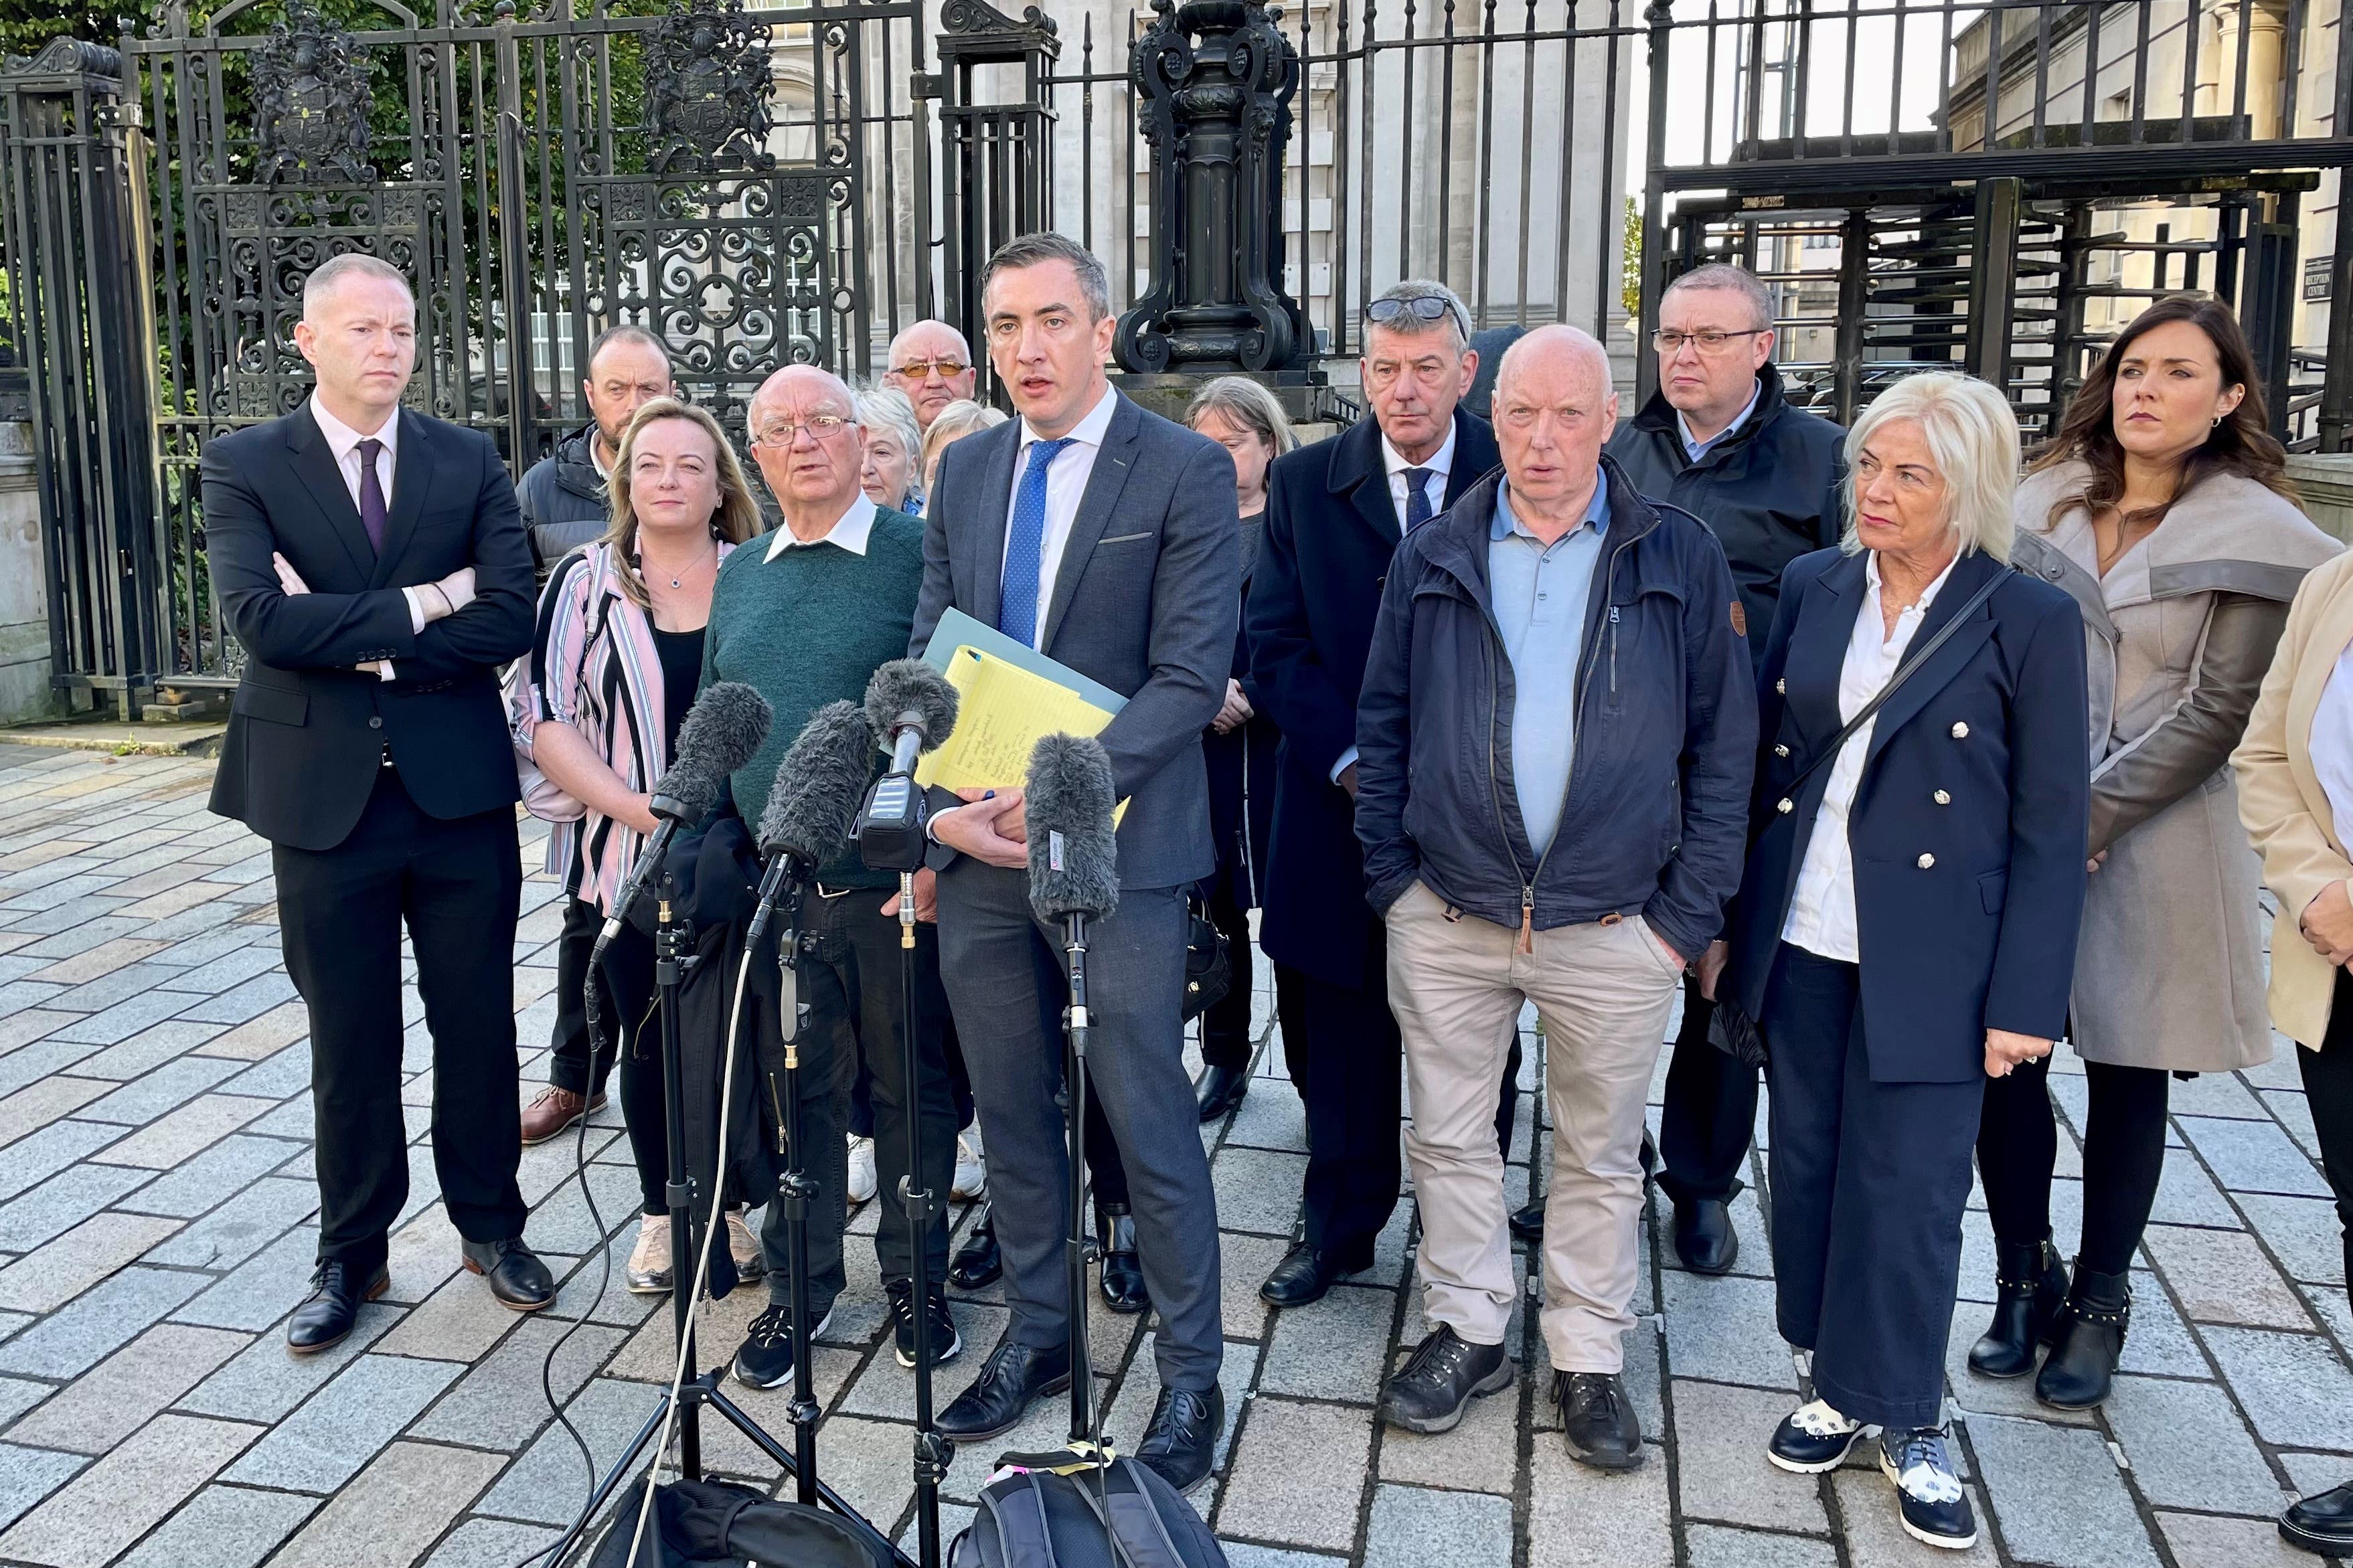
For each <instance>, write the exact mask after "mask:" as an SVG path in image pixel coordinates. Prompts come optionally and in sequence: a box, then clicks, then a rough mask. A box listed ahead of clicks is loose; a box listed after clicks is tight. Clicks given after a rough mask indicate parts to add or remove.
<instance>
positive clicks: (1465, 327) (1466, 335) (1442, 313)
mask: <svg viewBox="0 0 2353 1568" xmlns="http://www.w3.org/2000/svg"><path fill="white" fill-rule="evenodd" d="M1409 313H1410V314H1412V315H1414V316H1416V317H1418V318H1419V319H1420V320H1422V321H1444V320H1446V318H1447V317H1449V316H1452V315H1454V313H1455V312H1454V306H1453V303H1452V301H1451V300H1444V299H1441V298H1440V297H1439V296H1438V295H1435V294H1425V295H1423V296H1421V297H1420V298H1419V299H1415V300H1374V301H1373V302H1372V303H1371V304H1369V305H1367V306H1366V307H1365V320H1366V321H1374V322H1380V323H1387V322H1389V321H1396V320H1397V319H1398V317H1400V316H1404V315H1407V314H1409ZM1455 325H1456V326H1458V327H1460V328H1461V331H1462V336H1463V340H1464V341H1465V342H1468V341H1469V340H1470V337H1471V325H1470V323H1469V322H1467V321H1462V320H1461V318H1460V317H1457V318H1456V321H1455Z"/></svg>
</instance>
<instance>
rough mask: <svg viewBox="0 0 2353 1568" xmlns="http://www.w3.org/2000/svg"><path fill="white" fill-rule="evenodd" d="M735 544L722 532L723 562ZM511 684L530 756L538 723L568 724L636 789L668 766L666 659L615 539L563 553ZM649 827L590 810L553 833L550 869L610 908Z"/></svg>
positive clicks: (570, 889) (522, 747) (511, 717)
mask: <svg viewBox="0 0 2353 1568" xmlns="http://www.w3.org/2000/svg"><path fill="white" fill-rule="evenodd" d="M734 548H735V547H734V546H733V545H732V544H729V543H727V542H724V541H722V542H721V543H720V546H719V558H720V559H721V560H722V561H724V560H725V559H726V558H727V556H728V555H729V553H730V552H733V550H734ZM518 673H519V674H520V675H521V676H522V679H509V681H508V683H507V717H508V721H509V722H510V723H511V724H512V727H513V730H514V737H515V745H516V747H517V749H518V750H519V751H521V752H522V753H523V754H524V755H526V756H528V755H529V754H530V752H531V738H532V732H533V731H534V730H536V729H537V728H538V727H539V726H540V725H542V724H544V723H549V722H551V721H552V722H556V723H564V724H569V725H571V726H572V727H573V728H574V729H575V730H577V731H580V733H581V734H582V735H583V736H584V737H586V740H587V742H588V743H589V744H590V745H591V746H593V747H595V748H596V754H597V755H599V756H601V757H603V758H604V759H605V761H606V763H607V765H609V766H610V767H611V768H612V770H613V771H614V772H615V773H618V774H619V775H620V776H621V780H622V782H623V783H624V784H628V787H629V788H631V789H633V790H636V791H638V792H639V793H641V794H642V793H643V792H645V791H646V790H648V789H649V788H650V787H651V786H652V784H653V781H654V780H656V779H658V778H659V777H661V775H662V773H663V771H664V770H665V769H667V768H668V767H669V766H670V757H669V755H668V752H667V748H666V747H665V746H664V744H663V738H662V715H663V713H664V711H665V709H664V707H663V702H664V696H663V691H662V669H661V658H660V656H659V654H658V653H657V652H656V651H655V649H654V628H653V619H652V617H651V616H649V615H647V614H646V612H645V611H643V610H641V609H639V608H638V606H637V605H634V604H632V603H631V602H630V601H629V599H628V596H627V595H624V594H623V593H622V592H621V585H620V583H619V581H618V579H617V574H615V572H614V569H613V552H612V547H611V546H609V545H607V544H602V543H598V544H591V545H588V546H586V548H584V549H581V550H578V551H575V552H573V553H572V554H570V555H567V556H565V558H564V560H563V562H562V563H559V564H558V565H557V567H556V569H555V574H554V576H552V577H550V578H549V579H548V582H547V586H546V587H545V588H543V590H541V592H540V595H539V633H538V636H537V637H535V638H534V639H533V643H532V650H531V658H530V661H529V666H528V669H527V670H522V669H520V668H519V670H518ZM643 837H644V836H643V835H642V834H640V833H638V831H637V830H636V829H634V828H631V827H628V826H624V825H623V824H621V823H618V822H616V821H614V820H613V819H612V818H611V817H608V816H604V815H603V814H601V813H599V812H597V811H595V810H593V809H592V810H590V811H589V812H588V813H587V815H586V816H583V817H582V818H581V819H580V820H579V821H577V822H559V823H557V824H555V825H554V831H553V832H552V833H550V834H549V835H548V836H547V870H548V873H549V875H551V876H556V877H561V878H562V879H563V880H564V890H565V892H567V893H570V894H571V895H573V896H574V897H575V898H577V899H581V900H586V901H587V902H589V903H593V904H595V905H596V907H597V908H598V909H606V908H608V907H609V906H610V902H611V900H613V898H614V897H616V896H617V894H618V893H619V892H620V889H621V881H622V879H623V878H625V877H627V876H628V870H629V864H630V862H631V861H633V860H635V859H636V858H637V856H638V846H639V844H640V843H641V842H642V840H643Z"/></svg>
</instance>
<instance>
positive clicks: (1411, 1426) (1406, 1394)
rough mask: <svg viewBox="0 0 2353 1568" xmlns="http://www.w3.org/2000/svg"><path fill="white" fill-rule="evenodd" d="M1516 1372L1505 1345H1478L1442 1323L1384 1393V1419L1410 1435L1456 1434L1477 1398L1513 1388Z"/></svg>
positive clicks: (1389, 1382) (1421, 1344)
mask: <svg viewBox="0 0 2353 1568" xmlns="http://www.w3.org/2000/svg"><path fill="white" fill-rule="evenodd" d="M1515 1370H1516V1369H1515V1368H1514V1366H1513V1364H1512V1358H1511V1357H1510V1356H1509V1355H1507V1354H1505V1353H1504V1347H1503V1346H1501V1345H1474V1344H1472V1342H1470V1341H1468V1340H1466V1339H1464V1338H1463V1337H1462V1336H1461V1335H1460V1334H1458V1333H1456V1332H1455V1331H1454V1328H1453V1325H1451V1324H1450V1323H1440V1325H1439V1326H1438V1331H1436V1332H1435V1333H1433V1334H1431V1335H1430V1337H1429V1338H1428V1339H1426V1340H1424V1341H1422V1342H1421V1343H1420V1344H1419V1346H1417V1347H1416V1348H1415V1350H1414V1352H1413V1359H1412V1360H1411V1361H1409V1362H1407V1363H1405V1370H1404V1371H1402V1372H1400V1373H1398V1374H1397V1375H1396V1376H1395V1377H1392V1378H1390V1379H1389V1381H1388V1387H1387V1388H1385V1389H1383V1390H1382V1391H1381V1415H1382V1418H1383V1419H1385V1420H1387V1421H1388V1424H1389V1425H1390V1426H1402V1427H1404V1428H1405V1429H1406V1430H1407V1431H1409V1432H1421V1433H1427V1434H1435V1433H1439V1432H1451V1431H1452V1430H1454V1428H1455V1426H1456V1425H1457V1424H1458V1423H1460V1422H1461V1419H1462V1412H1463V1411H1464V1410H1465V1409H1467V1408H1468V1407H1469V1406H1470V1404H1471V1401H1472V1400H1473V1399H1475V1398H1477V1397H1478V1396H1480V1395H1481V1394H1493V1393H1495V1392H1497V1391H1498V1390H1500V1389H1505V1388H1509V1387H1510V1386H1511V1385H1512V1374H1513V1373H1514V1371H1515Z"/></svg>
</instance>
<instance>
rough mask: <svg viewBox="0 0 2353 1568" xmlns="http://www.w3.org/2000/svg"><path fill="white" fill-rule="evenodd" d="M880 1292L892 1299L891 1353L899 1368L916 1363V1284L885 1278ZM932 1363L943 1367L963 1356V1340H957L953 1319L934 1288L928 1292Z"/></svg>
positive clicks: (907, 1280) (943, 1298) (911, 1281)
mask: <svg viewBox="0 0 2353 1568" xmlns="http://www.w3.org/2000/svg"><path fill="white" fill-rule="evenodd" d="M882 1292H883V1294H884V1295H886V1296H888V1297H890V1298H891V1327H892V1333H893V1335H894V1338H895V1344H894V1345H893V1347H892V1348H893V1353H895V1354H896V1355H897V1356H898V1358H899V1364H900V1365H901V1366H905V1367H912V1366H913V1365H914V1364H915V1282H914V1281H913V1279H885V1280H884V1281H882ZM930 1304H931V1309H932V1364H933V1365H934V1366H945V1365H946V1364H947V1363H950V1362H952V1361H954V1360H955V1358H956V1357H958V1356H960V1355H962V1354H963V1353H964V1341H962V1340H960V1339H958V1338H957V1337H956V1326H955V1319H954V1318H952V1317H950V1316H949V1315H948V1303H947V1298H946V1297H944V1296H943V1295H941V1294H940V1293H939V1291H938V1290H936V1289H934V1290H933V1291H932V1293H931V1303H930Z"/></svg>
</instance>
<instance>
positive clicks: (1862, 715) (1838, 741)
mask: <svg viewBox="0 0 2353 1568" xmlns="http://www.w3.org/2000/svg"><path fill="white" fill-rule="evenodd" d="M2009 575H2010V569H2009V568H2008V567H2006V566H2005V567H2003V568H2002V569H2001V570H2000V571H1999V572H1997V573H1995V574H1993V576H1992V577H1991V578H1989V579H1988V581H1987V583H1986V584H1985V586H1984V587H1982V588H1979V589H1978V591H1977V592H1976V593H1974V594H1972V595H1969V602H1968V604H1966V605H1962V606H1961V608H1960V612H1959V613H1958V614H1957V615H1956V616H1954V617H1953V618H1952V619H1951V620H1949V621H1947V622H1946V623H1945V624H1944V625H1943V626H1938V627H1937V628H1936V636H1935V637H1930V638H1929V639H1928V646H1927V647H1919V648H1915V649H1913V650H1912V651H1911V653H1909V654H1908V655H1906V656H1905V660H1904V662H1903V663H1902V664H1900V665H1897V666H1896V667H1895V673H1894V674H1893V675H1891V676H1889V677H1888V678H1887V684H1886V685H1884V686H1883V687H1881V688H1880V689H1879V692H1878V695H1876V696H1874V697H1873V698H1872V700H1870V701H1868V702H1866V703H1864V704H1863V705H1862V707H1861V708H1860V709H1858V710H1856V712H1855V715H1854V717H1853V718H1852V719H1850V720H1848V721H1846V724H1845V726H1844V727H1843V728H1841V730H1840V731H1839V732H1838V733H1837V734H1835V735H1832V736H1831V739H1830V743H1829V744H1828V745H1826V746H1824V747H1823V748H1822V749H1821V750H1820V751H1819V752H1815V753H1814V756H1813V759H1812V760H1811V761H1810V762H1809V763H1806V765H1805V766H1804V767H1802V768H1799V770H1798V776H1797V777H1795V778H1793V779H1791V780H1790V781H1789V787H1788V788H1787V789H1785V790H1783V791H1782V792H1781V793H1782V794H1783V795H1786V796H1787V797H1788V798H1789V799H1791V800H1795V799H1797V798H1798V792H1799V790H1801V789H1803V788H1805V787H1806V781H1807V780H1808V779H1810V778H1811V777H1813V776H1814V773H1815V772H1816V770H1818V769H1820V767H1821V765H1822V764H1823V763H1827V762H1829V761H1830V760H1831V759H1832V758H1833V757H1835V756H1837V755H1838V754H1839V752H1841V751H1842V750H1844V749H1845V747H1846V743H1847V742H1849V741H1851V740H1852V739H1854V734H1855V731H1858V730H1860V729H1862V727H1863V726H1864V725H1865V724H1868V723H1870V722H1871V719H1872V715H1873V714H1874V713H1877V712H1878V711H1879V710H1880V707H1881V705H1882V704H1883V703H1884V702H1885V701H1886V700H1888V699H1889V698H1891V697H1893V696H1894V695H1895V692H1896V689H1897V688H1899V687H1901V686H1902V685H1903V684H1904V683H1905V681H1906V680H1909V679H1912V675H1913V672H1914V671H1915V670H1917V669H1918V668H1920V667H1921V666H1922V665H1924V664H1926V663H1927V662H1928V660H1929V659H1930V658H1934V657H1935V656H1936V650H1937V649H1938V648H1940V647H1944V646H1945V643H1946V641H1947V639H1948V638H1949V637H1952V635H1953V634H1954V633H1955V632H1957V631H1959V630H1960V629H1961V623H1962V622H1964V621H1966V620H1968V618H1969V617H1970V616H1973V615H1975V614H1977V612H1978V606H1979V605H1983V604H1984V603H1985V602H1986V601H1987V600H1988V599H1990V598H1992V597H1993V595H1994V590H1995V589H1997V588H1999V587H2000V586H2001V584H2002V581H2003V579H2004V578H2006V577H2008V576H2009Z"/></svg>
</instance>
